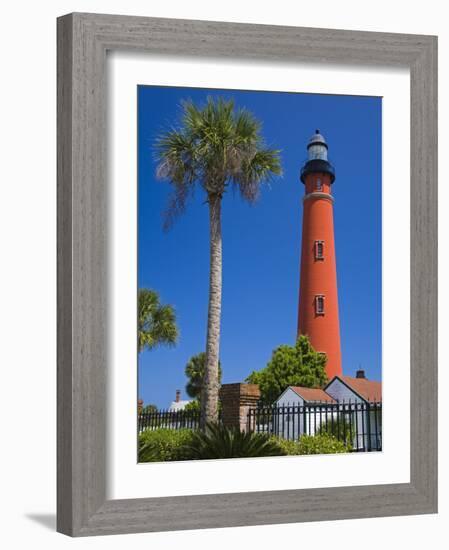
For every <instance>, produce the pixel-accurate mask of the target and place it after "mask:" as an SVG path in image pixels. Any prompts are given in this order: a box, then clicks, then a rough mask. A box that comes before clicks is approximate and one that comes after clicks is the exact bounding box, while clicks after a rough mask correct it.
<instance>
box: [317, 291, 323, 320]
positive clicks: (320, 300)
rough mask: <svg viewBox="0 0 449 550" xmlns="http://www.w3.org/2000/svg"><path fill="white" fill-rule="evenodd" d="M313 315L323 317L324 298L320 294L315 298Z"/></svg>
mask: <svg viewBox="0 0 449 550" xmlns="http://www.w3.org/2000/svg"><path fill="white" fill-rule="evenodd" d="M315 314H316V315H324V296H323V295H322V294H317V295H316V296H315Z"/></svg>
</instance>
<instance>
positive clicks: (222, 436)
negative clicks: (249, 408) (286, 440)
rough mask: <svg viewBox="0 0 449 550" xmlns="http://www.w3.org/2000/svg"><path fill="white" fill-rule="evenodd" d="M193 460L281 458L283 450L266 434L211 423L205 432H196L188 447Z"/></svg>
mask: <svg viewBox="0 0 449 550" xmlns="http://www.w3.org/2000/svg"><path fill="white" fill-rule="evenodd" d="M186 450H187V452H188V453H189V454H190V457H191V458H192V459H212V458H244V457H260V456H279V455H282V454H283V451H282V449H281V448H280V446H279V445H278V443H277V442H276V441H274V440H273V439H272V438H270V437H269V436H268V435H266V434H258V433H253V432H251V433H250V432H241V431H239V430H237V429H230V428H225V427H224V426H223V425H221V424H212V423H209V424H207V426H206V429H205V431H204V432H203V431H198V432H195V433H194V434H193V436H192V439H191V441H190V443H189V444H188V445H187V447H186Z"/></svg>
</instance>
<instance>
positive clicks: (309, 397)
mask: <svg viewBox="0 0 449 550" xmlns="http://www.w3.org/2000/svg"><path fill="white" fill-rule="evenodd" d="M289 387H290V388H291V389H292V390H293V391H294V392H295V393H297V394H298V395H299V396H300V397H302V398H303V399H304V401H307V402H311V401H318V402H320V401H321V402H323V401H324V402H327V403H336V401H335V399H334V398H333V397H332V396H330V395H329V394H328V393H326V392H325V391H324V390H323V389H321V388H306V387H304V386H289Z"/></svg>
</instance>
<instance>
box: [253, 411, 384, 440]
mask: <svg viewBox="0 0 449 550" xmlns="http://www.w3.org/2000/svg"><path fill="white" fill-rule="evenodd" d="M247 429H248V430H249V431H254V432H260V433H268V434H271V435H274V436H277V437H281V438H283V439H289V440H297V439H299V438H300V437H301V436H303V435H318V434H323V433H328V434H330V435H333V436H335V437H336V438H337V439H339V440H340V441H343V442H344V443H345V444H347V445H348V446H349V447H350V449H351V450H352V451H381V450H382V404H381V403H376V402H373V403H367V402H351V401H348V402H341V403H313V404H304V405H286V406H280V407H273V406H263V405H262V406H258V407H257V408H254V409H249V412H248V423H247Z"/></svg>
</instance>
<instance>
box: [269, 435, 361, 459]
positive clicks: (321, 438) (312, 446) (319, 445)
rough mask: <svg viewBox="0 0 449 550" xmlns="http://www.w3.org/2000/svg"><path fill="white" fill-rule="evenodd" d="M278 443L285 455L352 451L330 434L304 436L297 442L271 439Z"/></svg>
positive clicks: (348, 446)
mask: <svg viewBox="0 0 449 550" xmlns="http://www.w3.org/2000/svg"><path fill="white" fill-rule="evenodd" d="M271 439H272V440H275V441H277V444H278V445H279V446H280V447H281V449H282V451H283V452H282V453H281V454H284V455H321V454H335V453H347V452H348V451H350V450H351V446H350V445H345V444H344V442H343V441H339V440H338V439H337V438H336V437H334V436H333V435H329V434H324V433H323V434H318V435H303V436H301V438H300V439H299V440H297V441H289V440H287V439H277V438H274V437H273V438H271Z"/></svg>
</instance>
